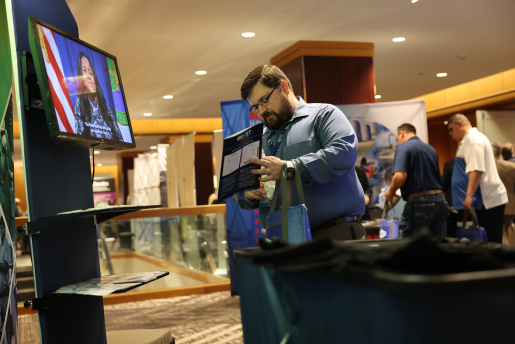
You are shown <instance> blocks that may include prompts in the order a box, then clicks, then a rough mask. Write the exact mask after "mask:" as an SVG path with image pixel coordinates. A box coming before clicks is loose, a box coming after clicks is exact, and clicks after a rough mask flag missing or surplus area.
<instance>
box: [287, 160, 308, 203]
mask: <svg viewBox="0 0 515 344" xmlns="http://www.w3.org/2000/svg"><path fill="white" fill-rule="evenodd" d="M291 162H292V163H293V167H294V168H295V186H296V187H297V195H298V196H299V202H300V204H306V201H305V199H304V188H303V186H302V179H301V178H300V172H299V167H298V166H297V163H296V162H295V160H292V161H291Z"/></svg>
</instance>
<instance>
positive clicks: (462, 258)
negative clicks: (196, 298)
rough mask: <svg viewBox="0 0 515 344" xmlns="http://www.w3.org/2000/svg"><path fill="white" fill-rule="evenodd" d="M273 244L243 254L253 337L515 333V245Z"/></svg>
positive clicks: (364, 338) (454, 338)
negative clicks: (514, 246)
mask: <svg viewBox="0 0 515 344" xmlns="http://www.w3.org/2000/svg"><path fill="white" fill-rule="evenodd" d="M263 245H264V248H259V249H255V250H242V251H237V252H236V253H235V258H236V261H237V266H238V273H239V276H240V297H241V300H240V303H241V311H242V324H243V331H244V340H245V343H246V344H249V343H250V344H254V343H288V344H293V343H295V344H297V343H344V342H345V343H508V342H509V343H511V342H513V334H512V333H511V331H510V329H511V324H512V323H513V321H515V315H514V313H513V311H512V310H513V307H514V306H515V293H513V290H514V288H515V269H514V268H513V266H514V263H515V248H513V247H506V246H501V245H497V244H483V245H476V244H472V245H463V244H458V243H453V242H450V241H449V240H440V241H438V239H429V238H428V237H427V236H423V237H420V238H418V239H416V240H409V239H404V240H387V241H385V240H368V241H362V242H346V243H344V242H332V241H330V240H320V241H313V242H310V243H307V244H302V245H286V246H283V245H282V244H281V243H278V242H274V243H272V244H269V245H267V244H266V243H263ZM274 246H275V247H274Z"/></svg>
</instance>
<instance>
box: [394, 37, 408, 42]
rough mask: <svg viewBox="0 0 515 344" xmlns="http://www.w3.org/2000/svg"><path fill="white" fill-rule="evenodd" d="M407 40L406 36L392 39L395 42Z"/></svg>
mask: <svg viewBox="0 0 515 344" xmlns="http://www.w3.org/2000/svg"><path fill="white" fill-rule="evenodd" d="M405 40H406V38H404V37H395V38H394V39H392V41H394V42H404V41H405Z"/></svg>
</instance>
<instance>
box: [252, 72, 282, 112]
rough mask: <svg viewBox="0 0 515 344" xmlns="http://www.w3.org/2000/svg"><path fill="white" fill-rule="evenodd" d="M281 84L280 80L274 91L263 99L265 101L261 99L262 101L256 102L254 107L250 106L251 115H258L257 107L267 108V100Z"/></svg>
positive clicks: (268, 102)
mask: <svg viewBox="0 0 515 344" xmlns="http://www.w3.org/2000/svg"><path fill="white" fill-rule="evenodd" d="M281 82H282V80H281V81H279V83H278V84H277V85H275V87H274V89H273V90H272V92H270V93H269V94H268V96H266V98H265V99H263V101H261V102H258V103H257V104H256V105H252V106H251V107H250V111H252V112H253V113H255V114H257V113H259V107H260V106H261V107H267V106H268V104H270V101H269V99H270V97H271V96H272V93H274V91H275V90H276V89H277V87H279V85H280V84H281Z"/></svg>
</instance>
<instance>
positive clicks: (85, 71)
mask: <svg viewBox="0 0 515 344" xmlns="http://www.w3.org/2000/svg"><path fill="white" fill-rule="evenodd" d="M77 79H78V81H79V88H78V90H77V98H76V100H75V134H79V135H86V136H93V137H98V138H103V139H108V140H116V141H123V137H122V133H121V131H120V128H119V127H118V124H117V123H116V117H115V115H113V113H112V112H111V109H109V107H108V106H107V104H106V100H105V97H104V93H103V92H102V88H101V87H100V84H99V83H98V78H97V73H96V72H95V68H94V67H93V64H92V63H91V60H90V59H89V57H88V56H87V55H86V54H84V53H83V52H80V53H79V55H78V57H77Z"/></svg>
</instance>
